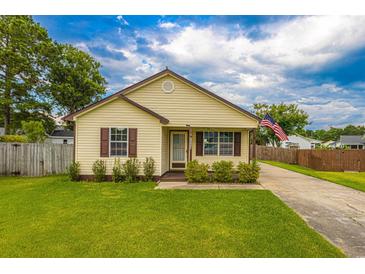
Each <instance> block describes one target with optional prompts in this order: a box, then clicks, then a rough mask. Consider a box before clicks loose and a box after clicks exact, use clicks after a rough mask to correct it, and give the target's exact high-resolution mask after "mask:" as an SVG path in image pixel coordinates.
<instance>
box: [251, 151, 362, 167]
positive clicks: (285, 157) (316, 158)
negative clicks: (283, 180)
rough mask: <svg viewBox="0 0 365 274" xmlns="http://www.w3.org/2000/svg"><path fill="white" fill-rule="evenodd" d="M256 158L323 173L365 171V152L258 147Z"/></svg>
mask: <svg viewBox="0 0 365 274" xmlns="http://www.w3.org/2000/svg"><path fill="white" fill-rule="evenodd" d="M256 158H257V159H258V160H270V161H278V162H283V163H287V164H298V165H301V166H305V167H309V168H312V169H315V170H322V171H365V150H343V149H334V150H321V149H288V148H275V147H265V146H256Z"/></svg>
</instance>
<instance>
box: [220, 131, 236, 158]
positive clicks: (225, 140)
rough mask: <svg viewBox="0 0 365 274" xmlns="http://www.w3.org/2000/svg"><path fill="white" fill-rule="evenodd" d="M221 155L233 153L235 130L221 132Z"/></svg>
mask: <svg viewBox="0 0 365 274" xmlns="http://www.w3.org/2000/svg"><path fill="white" fill-rule="evenodd" d="M219 155H222V156H232V155H233V132H219Z"/></svg>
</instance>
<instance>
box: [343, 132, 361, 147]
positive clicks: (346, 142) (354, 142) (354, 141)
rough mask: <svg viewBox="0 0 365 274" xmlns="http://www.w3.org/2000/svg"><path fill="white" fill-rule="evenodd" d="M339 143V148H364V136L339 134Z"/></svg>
mask: <svg viewBox="0 0 365 274" xmlns="http://www.w3.org/2000/svg"><path fill="white" fill-rule="evenodd" d="M339 143H340V146H341V148H349V149H365V136H362V135H341V136H340V141H339Z"/></svg>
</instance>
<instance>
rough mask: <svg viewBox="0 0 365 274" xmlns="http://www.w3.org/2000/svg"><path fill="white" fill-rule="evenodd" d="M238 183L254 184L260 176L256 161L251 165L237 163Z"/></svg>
mask: <svg viewBox="0 0 365 274" xmlns="http://www.w3.org/2000/svg"><path fill="white" fill-rule="evenodd" d="M237 169H238V181H239V182H240V183H247V184H254V183H256V182H257V179H258V178H259V175H260V167H259V165H258V164H257V162H256V161H253V162H252V163H251V164H246V163H243V162H239V164H238V166H237Z"/></svg>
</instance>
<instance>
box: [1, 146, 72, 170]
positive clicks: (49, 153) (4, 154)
mask: <svg viewBox="0 0 365 274" xmlns="http://www.w3.org/2000/svg"><path fill="white" fill-rule="evenodd" d="M72 161H73V145H63V144H22V143H0V175H23V176H43V175H49V174H59V173H64V172H65V171H66V168H67V167H68V166H69V165H70V164H71V163H72Z"/></svg>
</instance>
